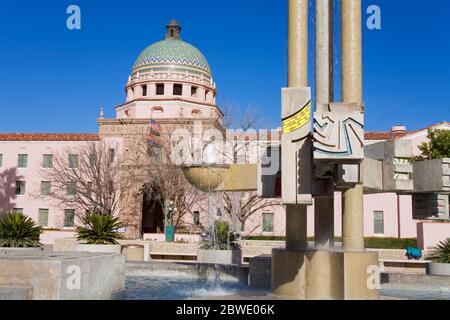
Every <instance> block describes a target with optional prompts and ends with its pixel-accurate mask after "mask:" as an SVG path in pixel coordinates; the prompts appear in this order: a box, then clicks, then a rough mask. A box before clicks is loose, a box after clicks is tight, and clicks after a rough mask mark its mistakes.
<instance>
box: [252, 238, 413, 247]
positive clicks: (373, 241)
mask: <svg viewBox="0 0 450 320" xmlns="http://www.w3.org/2000/svg"><path fill="white" fill-rule="evenodd" d="M244 240H259V241H286V237H276V236H250V237H245V238H244ZM308 241H311V242H313V241H314V238H312V237H309V238H308ZM334 241H335V242H336V243H339V242H342V238H340V237H336V238H335V240H334ZM364 243H365V246H366V248H369V249H405V250H406V248H408V247H417V239H398V238H377V237H368V238H365V239H364Z"/></svg>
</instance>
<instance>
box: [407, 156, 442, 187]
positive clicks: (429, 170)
mask: <svg viewBox="0 0 450 320" xmlns="http://www.w3.org/2000/svg"><path fill="white" fill-rule="evenodd" d="M413 179H414V191H416V192H423V193H449V194H450V159H436V160H425V161H416V162H414V173H413Z"/></svg>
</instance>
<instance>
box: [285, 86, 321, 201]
mask: <svg viewBox="0 0 450 320" xmlns="http://www.w3.org/2000/svg"><path fill="white" fill-rule="evenodd" d="M282 119H283V120H282V122H283V135H282V149H283V157H282V159H281V161H282V168H283V170H282V199H283V203H284V204H304V205H312V202H313V201H312V172H313V167H312V165H313V163H312V141H311V137H310V135H311V88H283V89H282Z"/></svg>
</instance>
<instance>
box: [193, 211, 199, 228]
mask: <svg viewBox="0 0 450 320" xmlns="http://www.w3.org/2000/svg"><path fill="white" fill-rule="evenodd" d="M194 224H195V225H196V226H199V225H200V211H194Z"/></svg>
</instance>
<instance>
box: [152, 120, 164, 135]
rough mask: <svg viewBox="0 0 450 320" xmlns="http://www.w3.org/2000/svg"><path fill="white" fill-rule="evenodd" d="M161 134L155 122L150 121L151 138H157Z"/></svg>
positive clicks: (159, 127)
mask: <svg viewBox="0 0 450 320" xmlns="http://www.w3.org/2000/svg"><path fill="white" fill-rule="evenodd" d="M160 132H161V126H160V125H159V123H158V122H156V121H155V120H150V134H151V135H152V136H156V137H159V136H160Z"/></svg>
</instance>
